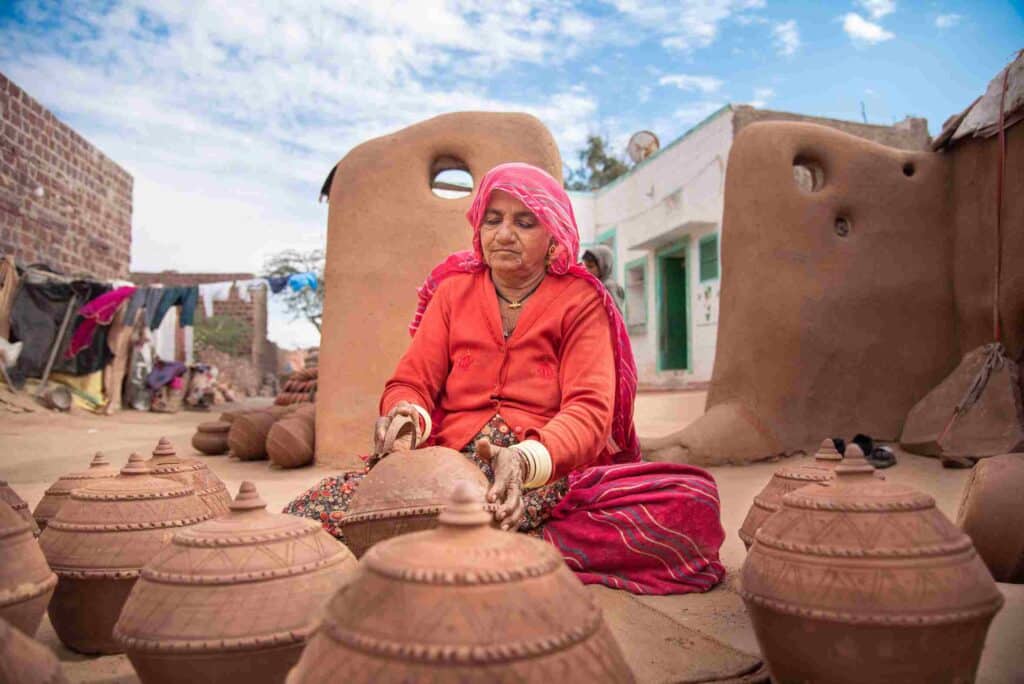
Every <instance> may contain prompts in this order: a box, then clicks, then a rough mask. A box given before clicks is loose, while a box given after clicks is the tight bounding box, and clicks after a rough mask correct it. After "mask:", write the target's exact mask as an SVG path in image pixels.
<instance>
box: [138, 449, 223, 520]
mask: <svg viewBox="0 0 1024 684" xmlns="http://www.w3.org/2000/svg"><path fill="white" fill-rule="evenodd" d="M146 466H147V467H148V468H149V469H150V470H152V473H153V475H154V476H155V477H162V478H165V479H168V480H174V481H175V482H180V483H181V484H183V485H185V486H187V487H190V488H192V489H193V490H194V491H195V493H196V496H198V497H199V499H200V501H202V502H203V503H204V504H206V507H207V508H209V509H210V513H211V514H212V515H213V516H214V517H216V516H218V515H224V514H225V513H227V512H228V507H229V506H230V505H231V495H230V494H228V488H227V487H226V486H225V485H224V483H223V482H222V481H221V479H220V478H219V477H217V476H216V475H215V474H214V473H213V471H212V470H210V469H209V468H208V467H207V466H206V464H205V463H203V462H202V461H200V460H199V459H196V458H180V457H179V456H178V454H177V452H176V451H175V449H174V445H173V444H171V442H170V440H168V439H167V438H166V437H161V438H160V440H159V441H158V442H157V444H156V448H155V449H153V458H151V459H149V460H148V461H146Z"/></svg>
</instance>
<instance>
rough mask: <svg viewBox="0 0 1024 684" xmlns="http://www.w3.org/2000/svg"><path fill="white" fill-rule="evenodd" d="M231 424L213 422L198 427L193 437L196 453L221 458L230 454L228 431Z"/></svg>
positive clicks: (221, 421) (220, 421)
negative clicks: (222, 455)
mask: <svg viewBox="0 0 1024 684" xmlns="http://www.w3.org/2000/svg"><path fill="white" fill-rule="evenodd" d="M230 429H231V423H227V422H225V421H223V420H213V421H209V422H207V423H200V424H199V425H197V426H196V433H195V434H194V435H192V446H193V447H194V448H195V450H196V451H198V452H199V453H202V454H206V455H207V456H219V455H221V454H226V453H227V452H228V430H230Z"/></svg>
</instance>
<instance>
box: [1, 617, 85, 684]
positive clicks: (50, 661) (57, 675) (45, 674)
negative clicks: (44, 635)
mask: <svg viewBox="0 0 1024 684" xmlns="http://www.w3.org/2000/svg"><path fill="white" fill-rule="evenodd" d="M0 682H2V683H3V684H67V682H68V680H67V678H65V677H64V672H63V671H62V670H61V668H60V661H58V660H57V656H55V655H54V654H53V652H52V651H51V650H50V649H48V648H46V647H45V646H43V645H42V644H41V643H39V642H38V641H36V640H35V639H32V638H30V637H27V636H25V634H23V633H22V632H20V631H18V630H17V629H13V628H12V627H11V625H10V624H8V623H7V622H6V621H5V620H3V619H0Z"/></svg>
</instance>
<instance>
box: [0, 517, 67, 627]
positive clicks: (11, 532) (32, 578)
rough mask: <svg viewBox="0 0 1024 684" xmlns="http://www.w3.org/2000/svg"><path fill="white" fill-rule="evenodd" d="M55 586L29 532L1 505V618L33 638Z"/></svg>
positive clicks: (28, 528) (35, 541)
mask: <svg viewBox="0 0 1024 684" xmlns="http://www.w3.org/2000/svg"><path fill="white" fill-rule="evenodd" d="M56 586H57V576H56V575H55V574H53V572H51V571H50V566H48V565H47V564H46V558H44V557H43V552H42V551H41V550H40V549H39V542H38V541H37V540H36V538H35V537H33V536H32V528H31V527H30V526H29V524H28V522H26V521H25V519H24V518H23V517H21V516H20V515H18V514H17V513H15V512H14V509H13V508H11V507H10V506H8V505H7V504H5V503H4V502H2V501H0V618H3V619H4V620H7V621H8V622H9V623H11V624H12V625H14V626H15V627H17V628H18V629H20V630H21V631H22V632H24V633H25V634H27V635H29V636H33V635H35V633H36V630H37V629H39V621H40V620H42V619H43V612H44V611H46V604H47V603H49V601H50V596H52V595H53V588H54V587H56Z"/></svg>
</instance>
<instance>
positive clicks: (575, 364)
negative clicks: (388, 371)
mask: <svg viewBox="0 0 1024 684" xmlns="http://www.w3.org/2000/svg"><path fill="white" fill-rule="evenodd" d="M402 400H405V401H410V402H412V403H414V404H419V405H420V406H422V407H424V408H425V409H427V411H429V412H430V413H431V415H432V417H433V421H434V428H433V435H432V439H431V441H432V442H433V443H435V444H440V445H442V446H447V447H451V448H453V449H462V448H463V447H465V446H466V444H468V443H469V441H470V440H471V439H472V438H473V437H475V436H476V435H477V433H478V432H479V431H480V430H481V429H482V428H483V427H484V425H485V424H486V423H487V421H488V420H490V419H491V418H492V417H493V416H494V414H496V413H500V414H501V415H502V417H503V418H504V419H505V420H506V422H507V423H508V424H509V426H510V427H511V428H512V430H513V432H514V433H515V435H516V437H517V439H518V440H519V441H522V440H524V439H536V440H539V441H540V442H541V443H542V444H543V445H544V446H545V447H546V448H547V449H548V451H549V452H550V453H551V460H552V467H553V474H552V479H553V480H554V479H558V478H561V477H563V476H565V475H566V474H568V473H569V472H571V471H573V470H576V469H578V468H582V467H584V466H587V465H591V464H592V463H595V462H600V463H608V462H610V454H609V451H608V440H609V436H610V434H611V422H612V412H613V410H614V405H615V362H614V358H613V352H612V339H611V326H610V325H609V322H608V314H607V313H606V312H605V310H604V306H603V305H602V303H601V299H600V296H599V295H598V293H597V292H595V290H594V287H593V285H591V284H590V283H588V282H586V281H584V280H582V279H580V278H576V277H573V276H556V275H548V276H547V277H545V278H544V280H543V282H542V283H541V285H540V287H539V288H537V291H536V292H534V293H533V295H532V296H530V298H529V299H527V300H526V302H525V303H524V304H523V309H522V311H521V312H520V315H519V320H518V322H517V323H516V329H515V331H514V332H513V333H512V336H511V337H510V338H509V339H508V340H507V341H506V340H505V339H504V338H503V335H502V330H501V314H500V312H499V310H498V298H497V294H496V293H495V290H494V284H493V283H492V282H491V278H490V273H489V272H486V271H485V272H483V273H473V274H468V273H467V274H458V275H454V276H451V277H449V278H447V279H445V280H444V281H443V282H442V283H441V285H440V286H439V287H438V289H437V292H436V293H435V294H434V297H433V299H432V300H431V302H430V305H429V306H428V307H427V310H426V313H425V314H424V316H423V320H422V322H421V324H420V327H419V330H418V331H417V332H416V335H415V337H413V339H412V343H411V344H410V345H409V349H408V350H407V351H406V352H405V355H404V356H403V357H402V359H401V361H399V362H398V368H397V369H396V370H395V374H394V375H393V376H392V377H391V379H390V380H388V381H387V384H386V385H385V388H384V394H383V396H381V400H380V412H381V415H384V414H386V413H387V412H388V411H389V410H390V409H391V408H392V407H393V406H394V405H395V404H397V403H398V402H399V401H402Z"/></svg>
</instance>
